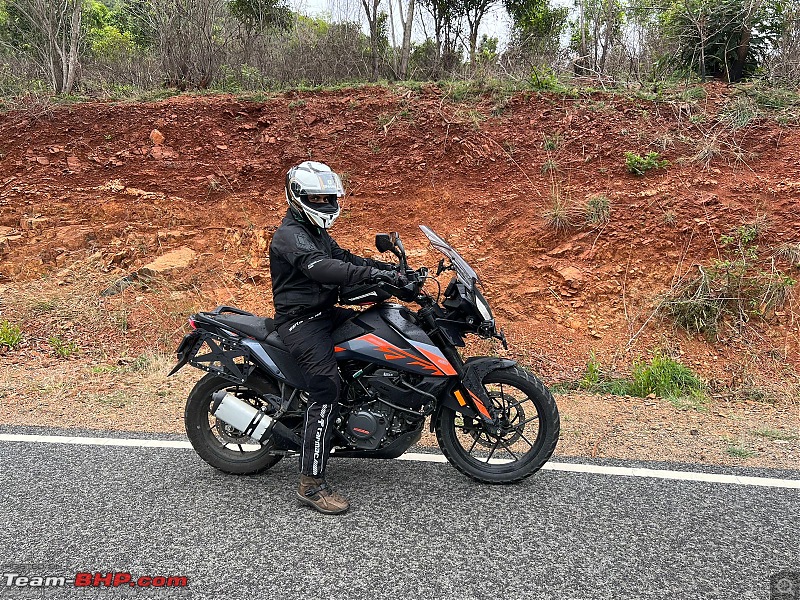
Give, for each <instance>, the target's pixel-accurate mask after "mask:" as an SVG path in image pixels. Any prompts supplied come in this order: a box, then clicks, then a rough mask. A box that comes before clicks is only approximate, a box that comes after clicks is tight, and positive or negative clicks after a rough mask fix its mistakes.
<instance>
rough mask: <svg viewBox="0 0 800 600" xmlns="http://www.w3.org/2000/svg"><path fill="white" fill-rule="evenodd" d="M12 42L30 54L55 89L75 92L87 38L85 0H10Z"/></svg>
mask: <svg viewBox="0 0 800 600" xmlns="http://www.w3.org/2000/svg"><path fill="white" fill-rule="evenodd" d="M6 11H7V15H8V16H7V19H8V21H7V23H8V27H9V29H10V30H11V42H10V43H11V45H12V46H15V47H16V49H17V50H21V51H23V52H26V53H27V54H29V55H30V56H31V57H32V58H33V59H34V60H35V61H36V63H37V64H38V66H39V68H40V69H41V70H42V72H43V73H44V75H45V77H46V78H47V80H48V82H49V83H50V86H51V87H52V89H53V91H54V92H55V93H57V94H71V93H72V91H73V89H74V87H75V84H76V83H77V79H78V69H79V60H78V59H79V52H80V46H81V41H82V39H83V33H84V32H83V30H82V28H81V20H82V18H83V2H82V1H81V0H7V2H6Z"/></svg>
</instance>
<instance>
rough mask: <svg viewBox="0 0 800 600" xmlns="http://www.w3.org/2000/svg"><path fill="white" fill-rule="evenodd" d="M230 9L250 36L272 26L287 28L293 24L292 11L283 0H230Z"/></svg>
mask: <svg viewBox="0 0 800 600" xmlns="http://www.w3.org/2000/svg"><path fill="white" fill-rule="evenodd" d="M228 10H230V11H231V14H232V15H233V16H234V17H235V18H236V20H237V21H239V22H240V23H241V24H242V26H243V27H244V29H245V31H246V32H247V34H248V35H249V36H253V35H255V34H257V33H261V32H262V31H264V30H267V29H272V28H275V29H281V30H286V29H288V28H289V27H290V26H291V24H292V11H291V10H289V7H288V6H287V5H286V4H285V3H284V2H282V1H281V0H230V1H229V2H228Z"/></svg>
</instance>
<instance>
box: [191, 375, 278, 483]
mask: <svg viewBox="0 0 800 600" xmlns="http://www.w3.org/2000/svg"><path fill="white" fill-rule="evenodd" d="M219 390H226V391H228V392H230V393H232V394H234V395H236V396H237V397H238V398H240V399H241V400H244V401H245V402H247V403H248V404H251V405H252V406H255V407H257V408H260V409H262V410H266V411H267V412H268V413H269V412H272V411H270V409H269V404H268V403H266V402H265V401H264V396H266V395H268V394H279V392H278V389H277V387H276V386H275V385H274V384H272V383H270V382H268V381H266V380H264V379H261V378H259V377H250V378H249V379H248V380H247V382H246V383H244V384H241V385H237V384H234V383H232V382H231V381H229V380H228V379H224V378H223V377H219V376H217V375H213V374H211V373H209V374H208V375H206V376H204V377H203V378H202V379H201V380H200V381H198V382H197V384H196V385H195V386H194V388H193V389H192V391H191V392H190V393H189V398H188V399H187V401H186V410H185V412H184V419H183V420H184V425H185V426H186V435H187V436H188V437H189V441H190V442H191V444H192V447H193V448H194V450H195V452H197V454H198V455H199V456H200V458H202V459H203V460H204V461H206V462H207V463H208V464H209V465H211V466H212V467H214V468H215V469H219V470H220V471H223V472H225V473H232V474H235V475H254V474H257V473H263V472H264V471H266V470H267V469H269V468H270V467H272V466H273V465H274V464H275V463H277V462H278V461H279V460H280V459H281V455H280V454H275V453H272V452H271V450H272V448H273V445H274V444H273V438H271V437H270V438H269V439H268V440H267V441H266V442H265V443H262V444H259V443H258V442H256V441H254V440H252V439H251V438H250V437H248V436H247V435H245V434H244V433H242V432H241V431H239V430H237V429H235V428H233V427H231V426H230V425H228V424H226V423H224V422H223V421H221V420H219V419H217V418H216V417H215V416H214V415H212V414H211V404H212V403H213V400H212V395H213V394H214V392H216V391H219Z"/></svg>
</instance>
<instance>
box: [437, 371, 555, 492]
mask: <svg viewBox="0 0 800 600" xmlns="http://www.w3.org/2000/svg"><path fill="white" fill-rule="evenodd" d="M483 386H484V388H485V389H486V392H487V394H488V396H489V398H491V400H492V403H493V405H494V407H495V409H496V411H497V412H498V413H499V415H500V424H499V425H500V427H499V431H498V430H496V429H492V428H491V427H487V425H486V423H485V422H484V421H483V420H482V419H480V418H472V417H465V416H464V415H462V414H461V413H458V412H456V411H455V410H453V409H451V408H448V407H443V408H442V410H441V412H440V413H439V417H438V419H437V421H436V438H437V440H438V441H439V447H440V448H441V450H442V453H443V454H444V455H445V457H446V458H447V460H448V461H450V463H451V464H452V465H453V466H454V467H455V468H456V469H458V470H459V471H461V472H462V473H464V474H465V475H467V476H469V477H471V478H472V479H475V480H476V481H481V482H484V483H513V482H516V481H520V480H522V479H524V478H526V477H528V476H530V475H533V474H534V473H535V472H536V471H538V470H539V469H540V468H541V467H542V465H544V463H546V462H547V461H548V459H549V458H550V457H551V456H552V455H553V451H554V450H555V448H556V443H557V442H558V435H559V431H560V422H559V416H558V407H557V406H556V402H555V399H554V398H553V395H552V394H551V393H550V390H548V389H547V387H546V386H545V385H544V384H543V383H542V382H541V381H540V380H539V379H538V378H537V377H536V376H535V375H533V374H532V373H530V372H528V371H526V370H524V369H521V368H519V367H511V368H507V369H498V370H495V371H491V372H489V373H487V374H486V375H485V376H484V378H483Z"/></svg>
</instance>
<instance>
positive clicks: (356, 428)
mask: <svg viewBox="0 0 800 600" xmlns="http://www.w3.org/2000/svg"><path fill="white" fill-rule="evenodd" d="M353 431H355V432H356V433H363V434H365V435H369V434H370V433H371V432H370V431H367V430H366V429H359V428H358V427H353Z"/></svg>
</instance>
